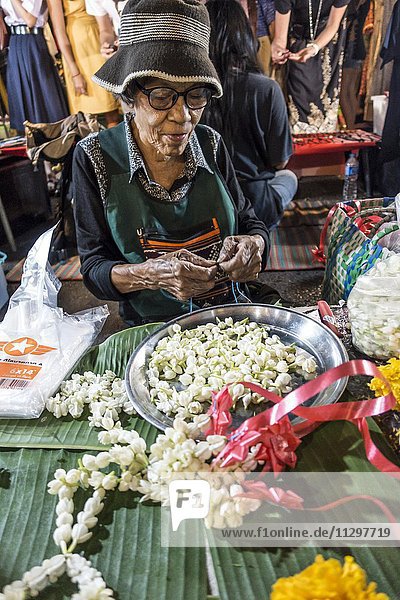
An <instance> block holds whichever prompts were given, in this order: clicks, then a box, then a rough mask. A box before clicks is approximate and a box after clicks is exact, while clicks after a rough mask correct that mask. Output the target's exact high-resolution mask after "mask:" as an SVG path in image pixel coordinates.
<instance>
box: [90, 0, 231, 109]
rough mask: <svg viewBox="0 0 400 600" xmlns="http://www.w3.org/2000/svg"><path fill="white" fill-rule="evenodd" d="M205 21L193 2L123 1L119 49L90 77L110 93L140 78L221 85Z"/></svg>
mask: <svg viewBox="0 0 400 600" xmlns="http://www.w3.org/2000/svg"><path fill="white" fill-rule="evenodd" d="M209 41H210V20H209V16H208V12H207V9H206V8H205V6H203V5H202V4H201V3H200V2H199V1H198V0H128V2H127V4H126V5H125V8H124V10H123V12H122V15H121V29H120V36H119V48H118V50H117V52H116V53H115V54H113V55H112V56H111V57H110V58H109V59H108V60H107V62H106V63H104V65H103V66H102V67H101V69H99V70H98V71H97V73H95V75H94V76H93V81H95V82H96V83H98V84H99V85H101V86H102V87H104V88H105V89H106V90H108V91H110V92H114V93H115V94H120V93H122V92H123V91H124V90H125V88H126V86H127V85H128V83H129V82H130V81H132V80H133V79H138V78H140V77H157V78H160V79H167V80H169V81H176V82H180V83H186V82H187V83H204V84H209V85H211V86H212V87H213V88H214V90H215V96H216V97H217V98H219V97H220V96H222V86H221V83H220V81H219V79H218V75H217V72H216V70H215V67H214V65H213V64H212V62H211V60H210V58H209V56H208V46H209Z"/></svg>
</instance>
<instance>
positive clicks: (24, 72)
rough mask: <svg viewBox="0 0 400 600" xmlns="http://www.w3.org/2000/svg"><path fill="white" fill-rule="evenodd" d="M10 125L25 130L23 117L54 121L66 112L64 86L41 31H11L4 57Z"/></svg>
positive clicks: (41, 121) (20, 130) (44, 121)
mask: <svg viewBox="0 0 400 600" xmlns="http://www.w3.org/2000/svg"><path fill="white" fill-rule="evenodd" d="M7 94H8V103H9V111H10V125H11V127H12V128H13V129H16V130H17V131H18V132H23V131H24V125H23V123H24V121H26V120H28V121H31V122H32V123H53V122H55V121H59V120H60V119H63V118H65V117H66V116H68V114H69V111H68V107H67V102H66V99H65V95H64V90H63V87H62V84H61V81H60V78H59V76H58V73H57V69H56V67H55V65H54V62H53V59H52V57H51V56H50V54H49V51H48V49H47V44H46V40H45V38H44V35H43V32H42V31H41V32H40V33H38V34H36V35H35V34H32V33H30V34H26V35H20V34H12V35H11V37H10V47H9V52H8V59H7Z"/></svg>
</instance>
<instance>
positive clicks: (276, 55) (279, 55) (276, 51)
mask: <svg viewBox="0 0 400 600" xmlns="http://www.w3.org/2000/svg"><path fill="white" fill-rule="evenodd" d="M271 55H272V62H273V64H274V65H284V64H285V62H287V60H288V58H289V55H290V52H289V50H288V49H287V48H285V47H284V46H282V45H281V44H279V43H278V42H277V41H276V40H274V41H273V42H272V44H271Z"/></svg>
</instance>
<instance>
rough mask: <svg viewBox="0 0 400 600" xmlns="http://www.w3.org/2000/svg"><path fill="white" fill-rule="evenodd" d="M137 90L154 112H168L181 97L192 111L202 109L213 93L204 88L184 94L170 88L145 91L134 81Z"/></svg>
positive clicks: (197, 88)
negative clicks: (145, 97) (145, 98)
mask: <svg viewBox="0 0 400 600" xmlns="http://www.w3.org/2000/svg"><path fill="white" fill-rule="evenodd" d="M135 84H136V86H137V87H138V88H139V90H140V91H141V92H142V93H143V94H145V96H147V99H148V101H149V104H150V106H151V107H152V108H154V109H155V110H169V109H170V108H172V107H173V106H174V104H176V103H177V101H178V98H179V96H183V99H184V101H185V104H186V106H187V107H188V108H190V109H192V110H199V109H200V108H204V107H205V106H207V104H208V103H209V102H210V100H211V97H212V95H213V92H212V90H211V89H210V88H208V87H204V86H197V87H192V88H190V89H188V90H186V92H177V91H176V90H174V89H173V88H170V87H155V88H151V89H146V88H144V87H143V86H141V85H140V83H138V82H137V81H135Z"/></svg>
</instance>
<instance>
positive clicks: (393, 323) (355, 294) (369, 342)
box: [347, 254, 400, 359]
mask: <svg viewBox="0 0 400 600" xmlns="http://www.w3.org/2000/svg"><path fill="white" fill-rule="evenodd" d="M347 306H348V309H349V319H350V324H351V333H352V338H353V344H354V346H355V347H356V348H358V349H359V350H361V352H364V354H367V355H368V356H372V357H374V358H380V359H387V358H390V357H392V356H395V357H398V356H400V254H393V255H392V256H389V258H386V259H385V260H381V261H377V262H376V263H375V265H374V266H373V267H372V269H370V270H369V271H367V273H365V274H364V275H361V277H359V278H358V279H357V281H356V284H355V286H354V288H353V289H352V291H351V292H350V295H349V298H348V300H347Z"/></svg>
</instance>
